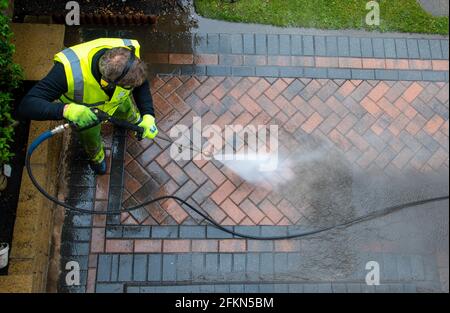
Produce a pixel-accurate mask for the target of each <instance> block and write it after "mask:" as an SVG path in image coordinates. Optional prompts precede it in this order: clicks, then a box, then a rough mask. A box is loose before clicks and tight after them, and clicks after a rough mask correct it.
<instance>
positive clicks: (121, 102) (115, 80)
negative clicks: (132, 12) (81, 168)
mask: <svg viewBox="0 0 450 313" xmlns="http://www.w3.org/2000/svg"><path fill="white" fill-rule="evenodd" d="M139 57H140V45H139V43H138V42H137V41H136V40H130V39H118V38H101V39H96V40H92V41H89V42H86V43H82V44H79V45H76V46H73V47H70V48H68V49H65V50H63V51H61V52H60V53H58V54H56V55H55V58H54V61H55V65H54V66H53V68H52V69H51V71H50V72H49V73H48V75H47V76H46V77H45V78H44V79H42V80H41V81H40V82H38V83H37V84H36V85H35V86H34V87H33V88H32V89H31V90H30V92H29V93H28V94H27V95H26V96H25V97H24V99H23V100H22V102H21V104H20V107H19V114H20V115H21V116H23V117H25V118H29V119H34V120H61V119H63V118H65V119H66V120H68V121H71V122H73V123H75V124H76V125H77V126H79V127H85V126H88V125H92V124H93V123H95V122H96V120H97V117H96V115H95V114H94V113H93V112H92V111H91V108H94V107H95V108H99V109H100V110H102V111H105V112H106V113H108V114H110V115H113V116H114V117H116V118H120V119H123V120H127V121H128V122H131V123H134V124H137V125H138V126H140V127H142V128H144V134H143V137H144V138H148V139H153V138H155V136H156V135H157V134H158V129H157V127H156V124H155V118H154V115H155V114H154V110H153V101H152V97H151V93H150V84H149V82H148V80H147V78H146V67H145V64H144V62H143V61H142V60H141V59H140V58H139ZM57 99H60V101H61V102H54V101H55V100H57ZM100 129H101V125H97V126H94V127H92V128H89V129H86V130H82V131H80V132H79V136H80V140H81V143H82V145H83V148H84V150H85V151H86V153H87V155H88V157H89V159H90V162H89V163H90V166H91V168H92V169H93V170H94V172H95V173H96V174H99V175H102V174H105V172H106V162H105V152H104V148H103V144H102V140H101V136H100Z"/></svg>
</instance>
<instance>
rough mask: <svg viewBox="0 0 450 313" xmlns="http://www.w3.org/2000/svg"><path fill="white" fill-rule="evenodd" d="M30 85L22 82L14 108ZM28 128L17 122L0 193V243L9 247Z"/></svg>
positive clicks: (23, 123) (27, 125) (22, 122)
mask: <svg viewBox="0 0 450 313" xmlns="http://www.w3.org/2000/svg"><path fill="white" fill-rule="evenodd" d="M32 85H33V84H32V83H28V82H24V84H23V87H22V88H21V90H20V91H18V92H17V94H16V95H15V99H18V100H17V101H16V103H15V107H17V105H18V103H19V101H20V100H21V99H22V96H23V95H24V94H25V93H26V92H27V91H28V90H29V89H30V88H31V86H32ZM13 116H14V117H15V118H16V114H15V113H13ZM29 126H30V123H29V121H19V125H18V126H17V127H16V129H15V135H14V142H13V143H12V145H11V151H12V152H13V153H14V154H15V156H14V157H13V158H12V160H11V162H10V163H9V164H10V165H11V167H12V176H11V177H10V178H8V186H7V187H6V190H4V191H2V192H0V242H7V243H9V244H10V246H11V241H12V235H13V230H14V222H15V219H16V210H17V201H18V200H19V192H20V184H21V181H22V171H23V167H24V164H25V153H26V149H27V140H28V131H29ZM11 248H13V247H11ZM7 270H8V268H4V269H1V270H0V275H6V274H7Z"/></svg>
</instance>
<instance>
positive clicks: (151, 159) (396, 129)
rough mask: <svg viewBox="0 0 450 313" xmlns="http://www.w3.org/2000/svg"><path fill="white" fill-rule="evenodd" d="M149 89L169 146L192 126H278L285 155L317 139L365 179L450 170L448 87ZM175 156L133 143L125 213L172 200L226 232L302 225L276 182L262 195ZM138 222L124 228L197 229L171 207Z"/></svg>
mask: <svg viewBox="0 0 450 313" xmlns="http://www.w3.org/2000/svg"><path fill="white" fill-rule="evenodd" d="M152 89H153V90H152V91H153V93H154V95H155V96H154V98H155V108H156V110H157V116H158V118H159V120H160V122H159V126H160V129H161V131H162V134H163V135H166V136H167V133H166V132H167V131H168V130H170V129H171V127H173V126H174V125H177V124H184V125H186V126H191V124H192V116H201V117H202V118H204V119H206V120H208V122H209V123H212V124H214V123H216V124H223V123H226V124H227V125H232V124H242V125H243V126H244V127H245V126H247V125H255V126H256V125H259V124H262V125H269V124H272V125H273V124H275V125H278V126H279V127H280V130H279V133H280V146H281V147H280V150H281V151H287V152H288V153H289V152H293V151H295V149H297V148H298V147H300V146H302V141H303V140H304V138H306V137H307V136H312V137H314V138H320V140H322V141H323V142H324V143H325V144H326V145H329V146H330V147H333V148H337V149H338V150H339V151H340V152H341V153H342V154H344V155H345V156H346V157H347V158H348V160H350V161H351V162H352V164H353V165H354V166H357V167H359V168H361V169H365V170H371V171H376V172H385V173H386V174H388V175H396V174H397V173H399V172H400V171H402V170H414V171H418V172H440V171H446V170H448V111H447V108H448V100H446V99H448V83H432V82H430V83H429V82H407V81H397V82H393V81H354V80H347V81H344V80H311V79H287V78H284V79H269V80H268V79H266V78H257V77H247V78H242V79H240V78H225V77H209V78H206V77H196V76H190V77H187V76H177V77H170V76H167V77H157V78H155V79H154V80H153V81H152ZM441 101H442V102H441ZM207 103H208V104H207ZM223 121H224V122H223ZM191 127H192V126H191ZM290 150H292V151H290ZM169 154H170V145H169V144H167V142H165V141H162V140H155V141H154V142H149V141H146V142H137V141H136V140H134V139H133V138H132V137H131V136H128V137H127V150H126V153H125V176H124V184H125V191H124V196H123V200H124V201H125V205H126V206H130V205H133V204H136V203H138V202H141V201H145V200H147V199H150V198H153V197H156V196H158V195H165V194H175V195H178V196H182V197H183V198H186V199H188V200H189V201H190V202H192V203H195V204H197V205H199V206H200V207H201V208H203V209H204V210H205V211H207V212H208V213H209V214H210V215H211V216H214V217H215V219H216V220H217V221H218V222H220V223H221V224H223V225H295V224H301V223H302V220H303V219H304V216H303V214H302V209H304V208H300V209H299V208H296V207H294V206H293V205H292V204H291V203H289V201H288V200H286V199H283V197H281V196H280V195H279V194H277V193H276V191H274V190H273V189H274V188H275V186H273V185H272V184H271V181H270V180H267V182H266V183H265V184H264V187H260V186H255V185H254V184H251V183H249V182H246V181H243V180H242V179H241V178H240V177H238V176H237V175H236V174H235V173H233V172H232V171H230V170H229V169H228V168H227V167H226V166H223V165H222V164H220V163H219V162H205V161H203V160H202V161H195V160H191V161H183V162H176V161H173V160H171V159H170V155H169ZM305 205H307V204H305ZM133 213H135V214H133ZM133 213H131V214H128V213H124V214H123V215H122V217H121V223H122V224H126V225H178V224H183V223H185V224H197V222H196V218H195V217H194V216H192V215H191V213H192V212H189V211H186V210H185V209H183V208H182V207H181V206H179V205H178V204H177V203H176V202H175V201H172V200H167V201H165V202H162V203H161V204H160V205H152V206H150V207H148V208H146V209H145V210H139V211H138V212H133Z"/></svg>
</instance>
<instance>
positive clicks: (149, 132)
mask: <svg viewBox="0 0 450 313" xmlns="http://www.w3.org/2000/svg"><path fill="white" fill-rule="evenodd" d="M138 126H139V127H142V128H143V129H144V133H143V134H142V138H148V139H153V138H155V137H156V135H158V128H156V124H155V118H154V117H153V116H151V115H150V114H145V115H144V116H143V117H142V122H141V123H139V125H138Z"/></svg>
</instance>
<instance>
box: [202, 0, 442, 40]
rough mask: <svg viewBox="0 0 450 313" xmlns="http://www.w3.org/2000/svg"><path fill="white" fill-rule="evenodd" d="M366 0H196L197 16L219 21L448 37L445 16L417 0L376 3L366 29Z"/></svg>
mask: <svg viewBox="0 0 450 313" xmlns="http://www.w3.org/2000/svg"><path fill="white" fill-rule="evenodd" d="M367 2H368V0H237V1H224V0H195V7H196V10H197V12H198V13H199V14H201V15H203V16H205V17H209V18H215V19H220V20H226V21H231V22H242V23H260V24H271V25H276V26H288V27H311V28H320V29H365V30H376V31H380V32H388V31H396V32H410V33H430V34H444V35H445V34H448V26H449V24H448V17H444V16H443V17H434V16H432V15H430V14H429V13H427V12H425V11H424V10H423V9H422V8H421V6H420V5H419V4H418V2H417V1H416V0H378V3H379V4H380V19H381V23H380V25H379V26H368V25H367V24H366V23H365V17H366V15H367V13H368V12H369V11H367V10H366V3H367Z"/></svg>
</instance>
